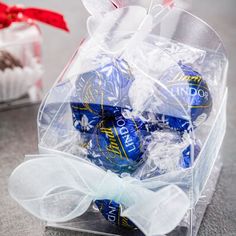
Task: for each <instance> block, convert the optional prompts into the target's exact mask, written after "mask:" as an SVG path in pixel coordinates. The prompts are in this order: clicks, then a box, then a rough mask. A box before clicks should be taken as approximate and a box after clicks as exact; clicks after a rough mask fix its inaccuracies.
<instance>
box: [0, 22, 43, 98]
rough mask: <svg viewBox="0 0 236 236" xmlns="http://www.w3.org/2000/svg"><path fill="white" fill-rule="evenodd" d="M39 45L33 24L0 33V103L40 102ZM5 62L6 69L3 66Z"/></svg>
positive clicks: (10, 28) (14, 27)
mask: <svg viewBox="0 0 236 236" xmlns="http://www.w3.org/2000/svg"><path fill="white" fill-rule="evenodd" d="M41 44H42V36H41V32H40V30H39V28H38V27H37V26H36V25H35V24H27V23H13V24H12V25H11V26H10V27H8V28H5V29H1V30H0V51H1V65H2V66H1V71H0V73H1V76H0V102H1V103H3V102H5V103H10V102H13V103H14V101H16V99H19V98H21V99H22V101H23V100H24V101H26V100H28V101H31V102H36V101H40V100H41V98H42V91H41V90H42V82H41V80H42V75H43V69H42V65H41ZM6 54H7V55H6ZM9 58H10V59H9ZM6 60H8V61H9V62H8V65H7V64H6V63H5V65H4V62H6ZM16 62H17V63H16Z"/></svg>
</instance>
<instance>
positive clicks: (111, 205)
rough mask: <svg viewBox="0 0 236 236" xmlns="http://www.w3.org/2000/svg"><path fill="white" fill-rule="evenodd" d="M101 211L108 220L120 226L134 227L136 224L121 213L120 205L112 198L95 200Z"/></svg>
mask: <svg viewBox="0 0 236 236" xmlns="http://www.w3.org/2000/svg"><path fill="white" fill-rule="evenodd" d="M95 204H96V205H97V207H98V209H99V211H100V212H101V213H102V215H103V216H104V217H105V219H106V220H108V221H109V222H111V223H112V224H114V225H117V226H119V227H124V228H128V229H134V228H136V226H135V225H134V224H133V223H132V222H131V221H130V220H129V219H128V218H126V217H122V216H121V215H120V205H119V204H118V203H116V202H114V201H111V200H97V201H95Z"/></svg>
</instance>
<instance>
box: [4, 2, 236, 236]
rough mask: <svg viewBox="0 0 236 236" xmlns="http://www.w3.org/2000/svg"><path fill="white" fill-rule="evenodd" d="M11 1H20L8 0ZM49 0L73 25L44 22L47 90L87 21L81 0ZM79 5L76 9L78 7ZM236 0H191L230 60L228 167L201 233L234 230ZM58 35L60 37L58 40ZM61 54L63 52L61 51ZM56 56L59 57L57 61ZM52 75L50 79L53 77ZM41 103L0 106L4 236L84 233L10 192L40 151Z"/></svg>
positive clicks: (226, 235) (228, 234) (225, 150)
mask: <svg viewBox="0 0 236 236" xmlns="http://www.w3.org/2000/svg"><path fill="white" fill-rule="evenodd" d="M9 2H10V3H13V2H19V1H16V0H9ZM20 2H22V3H25V4H26V5H29V3H30V4H31V5H36V6H37V5H38V6H45V4H46V3H44V2H43V1H41V0H32V1H29V0H22V1H20ZM60 3H61V4H59V3H58V2H57V1H52V0H51V1H47V6H48V7H49V8H51V9H56V10H59V11H61V12H63V13H65V15H66V17H67V18H68V21H69V23H70V25H71V28H72V32H73V33H72V34H71V35H69V36H67V35H66V34H64V33H62V32H58V31H56V30H54V29H48V28H46V27H43V32H44V35H45V44H44V51H45V52H47V53H45V56H44V63H45V66H46V78H47V79H46V80H45V81H44V84H45V88H46V90H47V89H48V88H49V87H50V86H51V84H52V83H53V80H54V79H55V78H56V75H58V74H59V72H60V71H61V70H62V68H63V65H64V64H65V63H66V61H67V60H68V58H69V56H70V55H71V54H72V52H73V50H74V49H75V48H76V46H77V45H78V39H79V38H80V37H81V35H82V34H84V33H85V29H84V28H83V27H82V28H79V26H81V25H84V24H85V19H86V13H83V14H82V13H81V12H82V10H81V3H80V1H66V0H61V1H60ZM75 9H78V11H77V12H76V11H75ZM235 9H236V1H235V0H225V1H220V0H198V1H194V2H193V12H194V13H196V14H197V15H198V16H200V17H202V18H203V19H204V20H206V21H208V22H209V23H210V24H211V25H212V26H213V27H214V28H215V29H216V30H217V31H218V32H219V33H220V35H221V36H222V39H223V41H224V43H225V45H226V49H227V51H228V56H229V60H230V68H229V77H228V85H229V103H228V128H227V134H226V138H225V142H224V145H223V150H222V153H223V157H224V167H223V170H222V173H221V176H220V179H219V183H218V185H217V189H216V192H215V194H214V197H213V200H212V203H211V204H210V205H209V207H208V209H207V211H206V214H205V217H204V219H203V222H202V225H201V228H200V232H199V235H200V236H208V235H210V236H211V235H222V236H233V235H236V188H235V187H236V186H235V179H236V162H235V156H234V155H235V151H236V145H235V143H236V142H235V141H236V139H235V127H236V112H235V108H236V107H235V103H236V92H235V91H236V88H235V87H236V80H235V77H236V66H235V65H236V50H235V49H236V14H235ZM55 39H57V40H55ZM58 55H61V56H60V57H59V56H58ZM55 61H56V62H57V64H56V66H55ZM49 78H50V79H49ZM37 109H38V106H30V107H25V108H20V109H15V110H9V111H4V112H0V236H15V235H16V236H28V235H29V236H42V235H46V236H49V235H50V236H56V235H57V236H59V235H60V236H62V235H63V236H64V235H68V236H72V235H73V236H75V235H82V234H79V233H75V232H68V231H63V230H54V229H45V228H44V226H43V225H42V224H41V223H40V222H39V221H38V220H37V219H35V218H33V217H32V216H30V215H29V214H28V213H26V212H25V211H24V210H23V209H21V208H20V207H19V206H18V205H17V204H16V203H15V202H14V201H13V200H11V198H10V197H9V195H8V192H7V178H8V176H9V175H10V173H11V171H12V170H13V169H14V168H15V167H16V166H17V165H19V164H20V163H21V162H22V161H23V158H24V155H25V154H27V153H31V154H32V153H36V151H37V130H36V115H37Z"/></svg>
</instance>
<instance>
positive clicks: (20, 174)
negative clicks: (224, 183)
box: [9, 154, 190, 236]
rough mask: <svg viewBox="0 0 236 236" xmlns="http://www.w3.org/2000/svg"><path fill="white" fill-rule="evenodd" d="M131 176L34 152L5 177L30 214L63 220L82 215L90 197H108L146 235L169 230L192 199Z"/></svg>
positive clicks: (55, 220)
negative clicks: (150, 186)
mask: <svg viewBox="0 0 236 236" xmlns="http://www.w3.org/2000/svg"><path fill="white" fill-rule="evenodd" d="M145 185H150V183H149V182H148V181H145V182H142V181H139V180H136V179H135V178H132V177H130V176H128V177H124V178H120V177H118V176H117V175H115V174H114V173H112V172H110V171H107V172H106V171H104V170H102V169H101V168H99V167H97V166H95V165H93V164H92V163H90V162H87V161H85V160H82V159H75V158H69V157H63V156H61V155H49V154H48V155H36V156H34V158H33V159H30V160H27V161H25V162H23V163H22V164H21V165H19V166H18V167H17V168H16V169H15V170H14V171H13V173H12V175H11V176H10V179H9V192H10V195H11V196H12V198H13V199H15V200H16V201H17V202H18V203H19V204H20V205H21V206H22V207H24V208H25V209H26V210H27V211H29V212H30V213H31V214H32V215H34V216H36V217H38V218H40V219H42V220H46V221H50V222H64V221H68V220H71V219H73V218H76V217H78V216H81V215H82V214H83V213H85V212H86V211H87V210H88V208H89V206H90V205H91V203H92V201H94V200H99V199H100V200H101V199H111V200H114V201H116V202H117V203H120V204H122V209H121V215H122V216H126V217H128V218H129V219H130V220H131V221H132V222H133V223H135V225H136V226H137V227H138V228H139V229H140V230H141V231H142V232H143V233H144V234H145V235H150V236H152V235H153V236H154V235H163V234H167V233H169V232H171V231H172V230H173V229H174V228H175V227H176V226H177V225H178V224H179V223H180V221H181V220H182V219H183V217H184V215H185V214H186V212H187V210H188V209H189V206H190V202H189V199H188V197H187V195H186V194H185V193H184V192H183V191H182V190H181V189H180V188H179V187H177V186H176V185H168V186H167V187H163V188H158V185H159V186H161V184H160V183H158V182H157V181H156V183H155V182H154V183H152V186H155V185H156V189H159V190H157V191H156V192H154V191H152V190H150V189H147V187H145Z"/></svg>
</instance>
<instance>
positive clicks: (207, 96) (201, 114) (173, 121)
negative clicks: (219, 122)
mask: <svg viewBox="0 0 236 236" xmlns="http://www.w3.org/2000/svg"><path fill="white" fill-rule="evenodd" d="M179 66H180V68H181V70H182V71H183V73H184V76H183V75H180V76H178V70H179V68H178V67H177V66H176V67H173V68H170V69H169V70H167V71H166V73H165V74H164V75H163V76H162V78H161V81H162V82H163V83H164V84H165V85H166V86H167V87H168V89H169V90H170V91H171V94H172V95H173V96H175V97H176V98H177V99H178V100H179V101H180V103H181V104H182V105H183V107H184V109H186V112H187V115H188V116H189V118H190V119H191V122H192V124H193V127H195V128H196V127H197V126H199V125H200V124H201V123H202V122H204V121H205V120H206V119H207V117H208V116H209V114H210V112H211V109H212V97H211V93H210V90H209V87H208V85H207V82H206V81H205V80H204V79H203V78H202V76H201V74H200V73H198V72H197V71H195V70H194V69H193V68H192V67H190V66H187V65H183V64H181V63H179ZM168 96H170V95H169V94H166V97H167V101H166V104H165V106H166V107H167V109H171V107H173V106H174V105H173V104H171V103H170V104H168ZM169 100H170V101H171V99H169ZM176 106H177V105H176ZM164 109H165V108H164ZM175 109H176V107H175ZM184 116H186V115H185V114H183V117H177V116H176V117H175V116H171V115H168V114H165V113H162V114H157V115H156V119H157V120H158V121H159V123H160V124H161V123H162V124H165V125H167V126H169V127H170V128H172V129H174V130H177V131H180V132H183V131H186V130H189V129H190V123H189V120H188V118H184Z"/></svg>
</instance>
